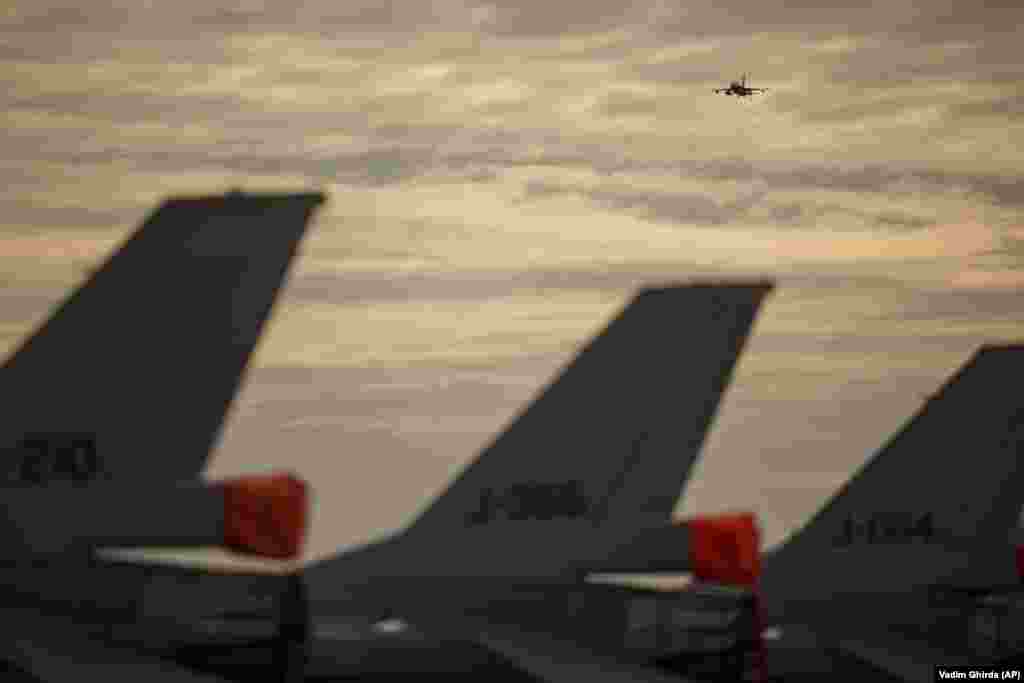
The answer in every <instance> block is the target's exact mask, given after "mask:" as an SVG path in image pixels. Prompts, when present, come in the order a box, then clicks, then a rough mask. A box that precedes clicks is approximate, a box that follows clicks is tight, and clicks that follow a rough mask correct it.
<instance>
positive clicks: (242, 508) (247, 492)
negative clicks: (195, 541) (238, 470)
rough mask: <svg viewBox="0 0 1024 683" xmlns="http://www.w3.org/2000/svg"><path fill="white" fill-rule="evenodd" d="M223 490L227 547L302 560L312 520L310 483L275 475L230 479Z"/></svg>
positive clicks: (249, 552) (243, 551)
mask: <svg viewBox="0 0 1024 683" xmlns="http://www.w3.org/2000/svg"><path fill="white" fill-rule="evenodd" d="M220 487H221V488H222V490H223V491H224V545H225V546H226V547H228V548H230V549H232V550H235V551H237V552H241V553H246V554H250V555H260V556H263V557H274V558H279V559H294V558H296V557H298V555H299V553H300V552H301V550H302V543H303V541H304V540H305V536H306V524H307V518H308V507H309V500H308V486H307V485H306V482H304V481H303V480H302V479H299V478H298V477H296V476H295V475H293V474H291V473H273V474H258V475H249V476H244V477H238V478H235V479H229V480H227V481H224V482H221V483H220Z"/></svg>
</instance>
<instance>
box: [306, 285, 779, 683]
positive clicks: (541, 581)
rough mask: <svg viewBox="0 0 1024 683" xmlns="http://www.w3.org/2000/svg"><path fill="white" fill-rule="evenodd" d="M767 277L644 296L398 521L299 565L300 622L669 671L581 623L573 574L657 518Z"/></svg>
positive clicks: (544, 659) (530, 661) (608, 677)
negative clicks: (303, 612) (377, 628)
mask: <svg viewBox="0 0 1024 683" xmlns="http://www.w3.org/2000/svg"><path fill="white" fill-rule="evenodd" d="M770 289H771V285H770V284H768V283H764V282H753V283H697V284H690V285H683V286H668V287H660V288H649V289H645V290H642V291H641V292H640V293H639V294H638V295H637V296H636V297H635V299H634V300H633V301H632V302H631V303H629V304H628V305H627V306H626V307H625V309H624V310H623V311H622V312H621V313H620V314H619V315H618V316H617V317H616V318H615V319H614V320H613V321H612V322H611V323H610V324H609V325H608V327H607V328H606V329H605V330H604V331H603V332H602V333H600V334H598V335H597V336H596V337H595V338H594V339H593V340H592V341H591V342H590V343H589V344H588V345H587V346H585V347H584V348H583V349H582V350H581V351H580V352H579V354H578V355H577V357H576V358H575V359H574V360H573V361H572V362H571V363H570V364H569V365H568V366H567V367H566V368H565V369H564V370H563V371H562V372H560V373H559V375H558V376H557V378H556V379H555V380H554V381H553V382H552V383H551V384H550V385H549V386H548V387H547V388H546V389H544V390H543V391H542V392H541V393H540V395H539V396H538V397H537V399H536V400H535V401H533V402H532V403H531V404H530V405H529V406H528V407H527V408H526V409H525V411H524V412H523V413H521V414H520V415H519V416H518V417H517V418H515V419H514V420H513V421H512V423H511V424H510V425H509V426H508V427H507V428H506V429H505V430H504V431H503V432H502V433H501V434H500V435H499V436H498V437H497V438H496V439H495V440H494V441H493V442H492V443H491V444H490V445H489V446H488V447H487V448H485V449H484V450H483V452H482V453H481V454H480V455H479V456H478V457H477V458H476V459H475V460H474V461H473V462H472V463H470V464H469V465H468V466H467V467H466V468H465V469H464V470H463V472H462V473H461V474H460V475H458V476H457V477H456V478H455V480H454V481H453V482H452V483H451V485H450V486H449V487H448V488H447V489H446V490H445V491H444V492H443V493H442V494H441V495H440V496H438V497H437V498H436V499H435V500H434V501H433V502H432V503H431V504H430V505H429V506H427V507H426V509H425V510H424V511H423V512H422V514H421V515H420V516H419V517H418V518H417V519H416V520H414V521H413V523H412V524H410V525H409V526H408V527H407V528H405V529H404V530H402V531H400V532H399V533H396V534H395V535H393V536H391V537H389V538H386V539H384V540H382V541H380V542H376V543H371V544H368V545H366V546H363V547H359V548H356V549H354V550H352V551H349V552H343V553H341V554H339V555H337V556H335V557H332V558H329V559H326V560H324V561H321V562H318V563H316V564H313V565H312V566H310V567H308V568H307V569H306V570H305V572H304V578H305V581H306V584H307V587H308V592H309V601H310V609H311V611H312V622H313V625H314V630H315V629H316V628H317V624H318V623H330V624H337V623H338V622H344V623H348V624H349V625H352V624H356V623H359V622H360V620H361V623H363V624H374V623H382V622H387V621H396V620H397V621H400V622H404V623H408V624H412V625H413V626H414V627H416V629H418V630H420V631H421V632H423V633H427V634H430V635H431V636H432V637H436V638H440V639H443V640H446V641H462V642H467V643H474V644H476V645H477V646H479V647H482V648H484V649H485V650H489V651H492V652H494V653H496V654H497V655H499V656H501V657H504V658H507V659H509V660H511V661H513V662H514V663H515V664H516V665H517V666H519V667H521V668H522V669H524V670H526V671H528V672H529V673H530V674H532V675H534V676H537V677H540V678H542V679H544V680H550V681H576V680H583V679H586V680H588V681H624V680H639V681H642V680H648V681H658V680H678V679H677V678H672V677H671V676H668V675H667V674H665V673H663V672H661V671H659V670H657V669H655V668H654V667H652V666H649V665H648V664H647V661H646V659H645V658H644V657H633V658H631V657H629V656H626V655H628V654H629V653H628V652H626V649H625V648H624V647H622V645H621V643H620V645H619V648H618V650H615V649H614V648H611V646H610V645H609V642H610V641H608V640H607V636H605V637H602V635H601V634H600V633H598V631H600V627H599V626H598V625H597V623H595V620H594V619H585V618H582V615H583V612H582V611H580V610H583V609H585V608H583V607H579V605H585V604H586V603H587V602H588V601H589V600H591V599H592V598H593V596H594V595H595V594H596V592H595V591H593V590H590V591H589V592H588V591H587V589H586V586H584V584H583V578H584V577H585V575H586V574H588V573H589V572H591V571H592V570H593V567H594V566H596V565H599V564H602V563H603V562H605V561H606V559H607V558H608V557H609V556H614V554H615V552H616V550H617V549H619V548H621V547H624V546H626V545H627V544H628V543H629V542H630V540H631V539H633V538H634V537H635V536H636V535H637V534H638V533H641V532H642V531H643V530H645V529H650V528H654V527H658V526H661V525H664V524H665V523H666V522H667V521H668V520H669V519H670V517H671V513H672V510H673V509H674V507H675V504H676V500H677V498H678V495H679V491H680V488H681V486H682V484H683V483H684V481H685V479H686V477H687V476H688V473H689V471H690V469H691V467H692V464H693V462H694V461H695V459H696V458H697V456H698V454H699V451H700V449H701V446H702V444H703V441H704V438H705V434H706V432H707V430H708V428H709V426H710V423H711V421H712V419H713V416H714V413H715V411H716V408H717V406H718V404H719V401H720V398H721V395H722V393H723V391H724V390H725V388H726V386H727V384H728V381H729V378H730V376H731V373H732V370H733V368H734V366H735V363H736V360H737V358H738V357H739V355H740V353H741V350H742V346H743V344H744V343H745V340H746V338H747V336H748V334H749V331H750V328H751V326H752V323H753V320H754V318H755V316H756V313H757V310H758V309H759V307H760V304H761V302H762V299H763V298H764V296H765V295H766V294H767V293H768V292H769V290H770ZM592 588H595V587H592ZM596 588H603V587H596ZM585 592H586V593H587V594H586V595H584V593H585ZM531 595H532V596H533V597H532V598H530V597H528V596H531ZM553 595H559V596H561V597H560V598H557V599H556V598H553V597H552V596H553ZM538 596H545V597H543V598H538ZM572 596H576V597H575V598H574V597H572ZM577 599H578V602H576V600H577ZM573 605H577V607H574V606H573ZM620 635H621V634H620Z"/></svg>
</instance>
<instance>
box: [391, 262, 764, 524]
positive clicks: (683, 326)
mask: <svg viewBox="0 0 1024 683" xmlns="http://www.w3.org/2000/svg"><path fill="white" fill-rule="evenodd" d="M770 289H771V285H770V284H767V283H760V282H758V283H750V284H693V285H684V286H672V287H663V288H651V289H645V290H642V291H641V292H640V293H639V294H638V295H637V296H636V297H635V298H634V299H633V300H632V301H631V302H630V303H629V305H627V306H626V308H625V309H624V310H623V311H622V312H621V313H620V314H619V315H618V317H616V318H615V319H614V320H613V321H612V322H611V323H610V324H609V325H608V327H607V328H606V329H605V330H604V331H603V332H602V333H600V334H599V335H597V336H596V337H595V338H594V339H593V340H592V341H591V342H590V343H589V344H588V345H586V346H585V347H584V348H583V350H582V351H580V353H579V354H578V355H577V357H576V358H575V359H574V360H573V361H572V362H571V363H570V364H569V365H568V366H567V367H566V368H565V369H564V370H563V371H562V372H561V374H560V375H559V376H558V377H557V378H556V379H555V380H554V381H553V382H552V383H551V384H550V385H549V386H548V387H547V388H546V389H544V390H543V391H542V392H541V394H540V395H539V397H538V398H537V399H536V400H535V401H534V402H533V403H531V404H530V405H529V406H528V407H527V408H526V410H525V411H524V412H523V413H522V414H520V415H519V416H518V417H517V418H516V419H515V420H514V421H513V422H512V423H511V424H510V425H509V427H508V428H507V429H506V430H505V431H504V432H503V433H501V434H500V435H499V436H498V437H497V439H496V440H495V441H494V442H493V443H492V444H491V445H490V446H489V447H488V448H486V449H485V450H484V451H483V452H482V453H481V454H480V456H479V457H478V458H477V459H476V460H475V461H474V462H473V463H471V464H470V465H469V466H468V467H467V468H466V469H465V470H464V471H463V472H462V474H461V475H460V476H459V477H458V478H457V479H456V480H455V481H454V483H452V484H451V486H449V488H448V489H447V491H445V492H444V494H443V495H441V496H440V497H439V498H438V499H437V500H436V501H434V503H433V505H432V506H431V507H429V508H428V509H427V510H426V511H425V512H424V513H423V515H422V516H421V517H420V518H419V519H418V520H417V521H416V522H415V523H414V525H413V526H412V528H411V530H410V531H411V532H426V531H428V530H435V531H438V532H441V533H446V532H447V531H449V530H451V529H455V528H462V527H476V526H482V525H488V524H490V523H492V522H509V521H517V520H518V521H522V520H549V519H554V518H563V519H577V520H580V521H583V520H586V521H589V522H590V523H592V524H594V525H600V524H603V523H604V522H605V521H606V520H609V519H614V521H615V524H616V526H622V525H637V526H639V525H642V524H650V525H653V524H659V523H665V522H666V521H667V520H668V519H669V517H670V516H671V514H672V511H673V508H674V507H675V503H676V499H677V498H678V497H679V493H680V489H681V488H682V486H683V484H684V483H685V482H686V480H687V478H688V476H689V473H690V470H691V468H692V466H693V463H694V462H695V460H696V458H697V455H698V453H699V451H700V448H701V445H702V444H703V442H704V437H705V434H706V433H707V431H708V428H709V426H710V424H711V421H712V419H713V417H714V414H715V411H716V409H717V407H718V404H719V401H720V399H721V396H722V393H723V392H724V391H725V388H726V386H727V385H728V382H729V379H730V377H731V375H732V371H733V368H734V366H735V364H736V361H737V358H738V357H739V354H740V352H741V350H742V348H743V345H744V343H745V341H746V339H747V336H748V335H749V333H750V329H751V326H752V324H753V321H754V318H755V316H756V314H757V311H758V309H759V307H760V305H761V302H762V300H763V298H764V296H765V295H766V294H767V293H768V292H769V291H770Z"/></svg>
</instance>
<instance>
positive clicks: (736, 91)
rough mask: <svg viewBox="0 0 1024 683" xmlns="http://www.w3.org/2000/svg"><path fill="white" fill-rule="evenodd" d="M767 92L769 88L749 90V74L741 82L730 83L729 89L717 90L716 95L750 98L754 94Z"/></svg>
mask: <svg viewBox="0 0 1024 683" xmlns="http://www.w3.org/2000/svg"><path fill="white" fill-rule="evenodd" d="M767 91H768V88H748V87H747V74H743V76H742V77H741V78H740V80H738V81H733V82H732V83H730V84H729V87H728V88H715V92H716V93H721V94H722V95H736V96H737V97H750V96H751V95H753V94H754V93H759V92H767Z"/></svg>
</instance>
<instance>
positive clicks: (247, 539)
mask: <svg viewBox="0 0 1024 683" xmlns="http://www.w3.org/2000/svg"><path fill="white" fill-rule="evenodd" d="M323 199H324V198H323V196H322V195H319V194H293V195H284V194H282V195H238V194H236V195H230V196H227V197H194V198H179V199H171V200H169V201H167V202H165V203H164V204H163V205H161V206H160V207H159V208H158V209H157V210H156V211H155V212H154V213H153V214H151V215H150V216H149V217H148V218H147V220H146V221H145V223H144V224H143V225H142V227H141V228H140V229H139V230H137V231H136V232H135V233H134V234H133V235H132V236H131V237H130V238H129V239H128V240H127V241H125V243H124V244H122V245H121V246H120V247H119V248H118V249H117V250H116V252H115V253H114V254H113V255H112V256H111V257H110V258H109V259H108V260H107V261H106V262H105V263H104V264H103V265H102V266H101V267H100V268H98V269H97V270H95V271H94V272H93V273H92V274H91V276H90V277H89V278H88V280H87V281H86V282H85V283H84V284H82V285H81V286H80V287H79V288H78V289H77V290H75V291H74V292H73V293H72V294H71V295H70V296H69V297H68V298H67V299H66V300H65V301H64V302H63V303H62V304H60V305H59V306H58V307H57V308H56V310H55V311H54V313H53V314H52V315H51V316H50V318H49V319H48V320H47V321H46V322H44V323H43V324H42V325H41V326H40V327H39V328H38V329H37V330H36V331H35V332H34V333H33V334H32V335H30V336H29V337H28V338H27V340H26V341H25V342H24V343H23V344H22V345H21V346H20V348H18V349H17V350H16V351H15V352H14V353H13V354H12V355H11V356H10V357H9V358H8V359H7V360H6V362H5V363H4V365H3V366H2V367H0V396H2V399H0V402H2V404H3V406H4V420H3V425H2V426H0V450H2V451H3V454H4V458H3V465H2V470H0V479H2V485H3V488H4V491H3V494H2V495H3V505H4V508H5V516H4V519H3V521H2V523H0V524H2V526H0V540H2V541H3V549H4V550H3V552H2V553H0V577H2V578H3V580H4V586H5V588H4V589H3V591H2V593H3V597H4V604H5V611H4V619H5V620H6V621H5V624H6V626H5V628H4V631H5V633H7V634H9V636H8V638H5V639H3V640H0V643H2V645H0V659H2V660H3V661H4V663H5V666H6V667H7V671H6V672H5V676H6V678H5V680H9V679H11V678H12V677H14V676H21V677H23V678H25V679H27V680H36V681H45V682H46V683H61V682H63V681H80V680H107V681H121V680H125V681H143V680H144V681H156V682H160V681H167V682H168V683H186V682H196V683H198V682H199V681H214V680H220V679H219V678H217V677H213V676H206V675H204V674H200V673H198V672H195V671H192V670H190V669H188V668H185V667H182V666H179V665H176V664H174V663H173V662H169V661H166V660H163V659H159V658H156V657H154V656H152V655H150V654H148V653H144V652H141V651H139V650H138V648H135V647H131V646H130V645H126V644H124V643H117V642H113V641H112V640H111V639H110V638H109V637H108V636H109V635H110V634H109V633H108V632H107V629H106V625H109V624H110V623H112V622H111V619H107V618H105V617H104V616H103V615H106V616H107V617H112V616H113V615H115V614H122V615H123V614H124V613H125V612H129V613H134V610H136V608H137V603H138V599H139V596H140V593H139V592H138V591H141V590H142V584H140V583H138V582H133V581H130V580H127V577H128V574H126V573H124V572H117V571H115V570H113V569H112V568H111V567H109V566H106V565H104V564H103V563H102V562H99V561H97V560H96V558H95V555H94V551H95V550H96V549H97V548H98V547H102V546H121V545H135V544H141V545H167V544H170V545H182V544H184V545H220V546H225V547H228V548H231V549H235V550H242V551H246V552H254V553H257V554H263V555H272V556H291V555H294V554H295V553H296V552H297V550H298V546H299V545H300V544H301V537H302V533H303V531H304V528H305V520H306V511H305V505H306V502H305V501H306V498H305V486H304V484H303V483H302V482H301V481H298V480H297V479H295V478H293V477H289V476H284V477H276V476H270V477H267V476H257V477H245V478H241V479H236V480H231V481H227V482H219V483H211V484H204V483H201V482H200V481H199V477H200V475H201V474H202V469H203V467H204V465H205V463H206V460H207V458H208V455H209V453H210V451H211V449H212V447H213V445H214V443H215V441H216V438H217V435H218V433H219V431H220V428H221V425H222V423H223V420H224V416H225V414H226V412H227V410H228V408H229V406H230V404H231V402H232V400H233V398H234V396H235V394H236V392H237V390H238V388H239V385H240V383H241V381H242V379H243V375H244V371H245V368H246V366H247V363H248V360H249V357H250V355H251V352H252V350H253V348H254V346H255V344H256V341H257V340H258V338H259V336H260V332H261V330H262V328H263V326H264V324H265V321H266V319H267V317H268V316H269V314H270V311H271V308H272V305H273V302H274V299H275V297H276V295H277V293H278V291H279V289H280V287H281V285H282V283H283V281H284V278H285V276H286V274H287V272H288V268H289V264H290V263H291V262H292V260H293V257H294V255H295V252H296V248H297V245H298V243H299V241H300V239H301V237H302V235H303V234H304V232H305V229H306V226H307V223H308V221H309V218H310V216H311V214H312V212H313V210H314V209H315V207H316V206H318V205H319V204H320V203H322V201H323ZM168 510H173V511H174V514H170V515H169V514H168ZM266 510H269V512H270V514H269V515H266V514H260V511H266ZM280 534H283V536H282V537H281V538H277V535H280ZM90 614H91V615H93V617H97V618H94V619H92V620H90V618H89V615H90Z"/></svg>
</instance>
